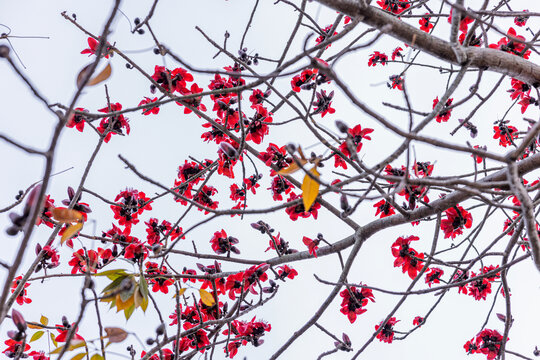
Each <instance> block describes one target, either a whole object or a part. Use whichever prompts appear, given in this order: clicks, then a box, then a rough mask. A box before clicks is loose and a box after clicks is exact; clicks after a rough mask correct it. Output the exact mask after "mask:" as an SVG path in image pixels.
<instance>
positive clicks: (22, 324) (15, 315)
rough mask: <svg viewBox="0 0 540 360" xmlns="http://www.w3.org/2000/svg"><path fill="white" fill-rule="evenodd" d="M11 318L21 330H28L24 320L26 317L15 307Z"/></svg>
mask: <svg viewBox="0 0 540 360" xmlns="http://www.w3.org/2000/svg"><path fill="white" fill-rule="evenodd" d="M11 320H13V323H14V324H15V326H16V327H17V329H19V331H20V332H24V331H25V330H26V321H25V320H24V317H23V316H22V314H21V313H20V312H18V311H17V310H15V309H13V310H11Z"/></svg>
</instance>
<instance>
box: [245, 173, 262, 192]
mask: <svg viewBox="0 0 540 360" xmlns="http://www.w3.org/2000/svg"><path fill="white" fill-rule="evenodd" d="M261 179H262V174H255V175H251V176H250V177H248V178H247V179H244V184H245V185H246V190H251V192H252V193H253V195H255V194H256V193H257V190H256V189H257V188H259V187H260V186H261V184H259V180H261Z"/></svg>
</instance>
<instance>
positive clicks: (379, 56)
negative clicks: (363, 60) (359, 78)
mask: <svg viewBox="0 0 540 360" xmlns="http://www.w3.org/2000/svg"><path fill="white" fill-rule="evenodd" d="M377 63H381V65H383V66H384V65H386V64H387V63H388V56H386V54H384V53H380V52H378V51H375V52H374V53H373V54H371V55H370V56H369V60H368V66H377Z"/></svg>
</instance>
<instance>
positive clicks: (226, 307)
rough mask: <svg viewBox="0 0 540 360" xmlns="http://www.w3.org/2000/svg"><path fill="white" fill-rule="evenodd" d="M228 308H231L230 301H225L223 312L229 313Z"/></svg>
mask: <svg viewBox="0 0 540 360" xmlns="http://www.w3.org/2000/svg"><path fill="white" fill-rule="evenodd" d="M227 310H229V303H225V305H223V313H224V314H226V313H227Z"/></svg>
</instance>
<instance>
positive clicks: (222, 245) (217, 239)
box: [210, 229, 240, 254]
mask: <svg viewBox="0 0 540 360" xmlns="http://www.w3.org/2000/svg"><path fill="white" fill-rule="evenodd" d="M238 243H239V241H238V239H237V238H235V237H232V236H227V233H226V232H225V230H223V229H221V231H216V232H215V233H214V236H213V237H212V239H210V244H212V250H214V252H215V253H216V254H229V253H230V252H231V251H232V252H233V253H235V254H240V250H238V248H237V247H236V246H234V245H236V244H238Z"/></svg>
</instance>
